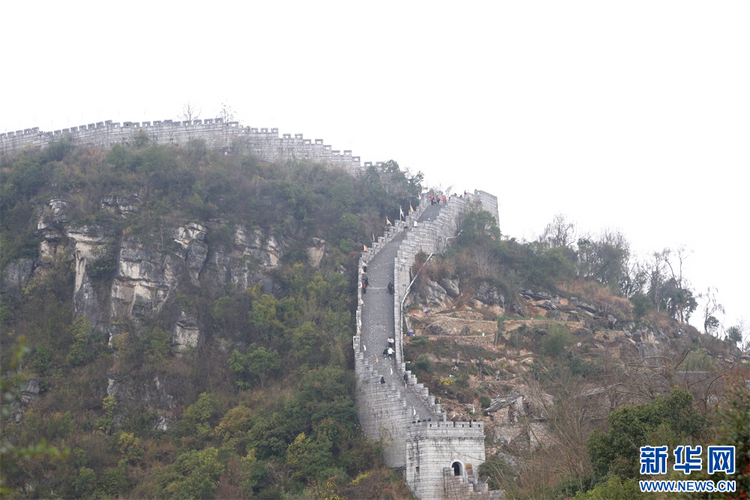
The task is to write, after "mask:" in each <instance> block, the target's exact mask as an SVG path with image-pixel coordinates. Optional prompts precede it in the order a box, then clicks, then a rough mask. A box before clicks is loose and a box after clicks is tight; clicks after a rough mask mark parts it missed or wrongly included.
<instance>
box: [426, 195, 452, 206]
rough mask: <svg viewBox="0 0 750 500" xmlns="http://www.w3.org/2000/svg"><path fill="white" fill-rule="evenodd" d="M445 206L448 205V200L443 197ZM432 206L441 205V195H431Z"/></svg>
mask: <svg viewBox="0 0 750 500" xmlns="http://www.w3.org/2000/svg"><path fill="white" fill-rule="evenodd" d="M442 200H443V205H445V204H447V203H448V199H447V198H446V197H445V195H443V198H442ZM430 205H440V195H439V194H431V195H430Z"/></svg>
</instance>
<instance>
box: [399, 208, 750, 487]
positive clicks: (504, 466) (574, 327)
mask: <svg viewBox="0 0 750 500" xmlns="http://www.w3.org/2000/svg"><path fill="white" fill-rule="evenodd" d="M573 233H574V228H573V226H572V224H570V223H568V222H567V221H565V219H564V217H561V216H558V217H556V218H555V220H554V221H553V223H551V224H550V225H549V226H548V227H547V228H546V230H545V232H544V233H543V235H542V236H541V237H540V238H539V240H538V241H534V242H531V243H522V242H518V241H516V240H514V239H512V238H510V239H509V238H501V236H500V232H499V230H498V228H497V226H496V224H495V221H494V219H493V217H492V216H491V215H490V214H489V213H487V212H482V211H475V212H472V213H470V214H468V215H467V216H466V217H465V218H464V222H463V224H462V232H461V233H460V236H459V238H458V240H457V242H456V244H455V245H453V246H452V248H450V249H449V250H448V251H446V252H445V253H444V254H443V255H440V256H433V258H432V259H430V260H429V262H427V263H426V264H425V261H426V258H422V259H421V260H419V259H418V261H417V262H416V263H415V265H414V268H413V273H414V274H417V273H419V274H418V277H417V279H416V281H415V283H414V289H415V294H414V296H413V302H412V303H411V305H410V310H409V314H408V320H409V321H408V325H409V326H410V329H411V330H412V331H413V333H414V335H412V336H411V337H409V341H408V342H407V344H406V347H405V353H406V359H407V360H409V364H408V368H410V369H412V370H413V371H414V372H415V373H416V374H417V375H418V376H419V379H420V381H422V382H425V383H426V384H427V385H428V386H429V388H430V393H431V394H434V395H436V396H438V397H439V402H440V404H441V406H442V408H443V409H445V410H447V412H448V418H457V419H466V418H476V419H480V420H484V421H485V430H486V440H487V457H488V458H487V462H486V463H485V464H483V466H482V468H481V471H482V474H486V475H488V476H489V477H490V485H491V487H492V488H494V489H502V490H504V491H505V494H506V496H507V497H508V498H518V499H521V498H535V499H565V498H573V497H575V498H587V499H588V498H591V499H602V498H613V499H614V498H636V497H640V496H642V495H643V496H644V497H649V498H652V497H653V496H654V494H653V493H649V494H641V493H640V491H639V489H638V480H639V479H643V478H647V476H642V475H640V469H639V448H640V447H641V446H648V445H653V446H660V445H664V444H667V445H669V449H670V450H672V449H674V448H675V447H676V446H679V445H690V446H695V445H702V446H703V449H704V450H705V449H706V446H707V445H710V444H720V445H724V444H734V445H735V446H736V447H737V453H738V454H739V453H740V450H743V451H742V453H743V454H742V458H740V459H739V461H738V465H737V467H738V469H740V470H741V472H739V473H738V474H737V475H734V476H732V479H735V480H737V484H738V489H737V495H736V496H733V497H731V498H741V497H740V496H739V495H740V494H741V493H742V492H743V491H748V490H750V457H748V454H747V453H748V451H747V450H748V449H750V411H748V409H749V408H750V391H748V388H749V387H750V384H749V382H748V381H749V380H750V370H749V368H750V356H748V353H747V352H744V353H743V352H742V351H741V350H739V349H738V348H737V346H736V340H737V338H736V337H737V336H736V335H734V334H733V331H734V329H731V328H730V329H729V330H730V331H729V332H727V335H726V336H724V338H723V339H720V338H717V337H716V336H714V335H711V333H715V334H718V333H719V332H718V331H717V329H716V325H715V322H714V320H715V318H713V316H712V314H713V313H714V312H715V310H714V311H712V310H711V309H710V306H711V302H710V301H708V308H706V309H704V311H703V319H704V321H703V323H704V327H705V333H701V332H699V331H698V330H696V329H695V328H693V327H692V326H690V325H689V324H688V323H687V319H688V318H689V317H690V316H691V315H692V314H694V313H696V312H697V311H696V309H697V306H698V303H697V299H698V298H699V297H698V296H697V295H695V294H694V291H693V290H691V289H690V287H689V285H688V281H687V279H685V277H683V276H682V275H681V267H682V261H683V259H684V253H683V252H671V251H669V250H665V251H662V252H659V253H657V254H655V255H654V256H653V258H652V260H650V261H649V262H635V261H634V260H633V259H631V257H630V255H629V250H628V244H627V241H626V239H625V238H624V236H623V235H621V234H613V233H611V232H605V233H604V234H603V235H601V236H598V237H592V236H590V235H586V236H581V237H578V238H577V239H576V238H573ZM425 257H426V256H425ZM704 299H705V297H704ZM712 318H713V319H712ZM735 328H736V329H737V330H739V331H741V329H742V327H741V326H737V327H735ZM734 333H736V332H734ZM739 338H740V339H741V336H739ZM730 435H731V436H733V437H729V436H730ZM657 443H658V444H657ZM738 456H740V455H738ZM704 463H705V453H704ZM673 464H674V459H673V457H670V474H669V475H668V476H667V477H666V479H686V478H688V479H695V473H694V474H693V476H692V477H690V476H686V475H684V474H682V473H678V472H676V471H674V470H672V469H671V465H673ZM703 473H704V474H703V476H701V478H702V479H713V480H717V479H723V478H725V477H718V476H711V477H708V476H706V475H705V468H704V470H703ZM656 479H665V478H664V477H658V476H657V477H656ZM717 498H727V496H726V494H722V495H721V496H717Z"/></svg>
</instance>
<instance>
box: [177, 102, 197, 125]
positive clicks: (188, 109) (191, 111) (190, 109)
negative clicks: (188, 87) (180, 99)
mask: <svg viewBox="0 0 750 500" xmlns="http://www.w3.org/2000/svg"><path fill="white" fill-rule="evenodd" d="M200 116H201V110H200V108H196V107H195V105H194V104H193V103H191V102H186V103H185V104H183V105H182V113H180V119H181V120H183V121H187V122H192V121H193V120H197V119H198V118H199V117H200Z"/></svg>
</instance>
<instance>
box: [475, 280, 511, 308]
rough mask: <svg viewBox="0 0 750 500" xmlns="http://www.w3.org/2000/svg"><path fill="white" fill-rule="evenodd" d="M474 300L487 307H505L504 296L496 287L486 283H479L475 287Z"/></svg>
mask: <svg viewBox="0 0 750 500" xmlns="http://www.w3.org/2000/svg"><path fill="white" fill-rule="evenodd" d="M474 298H475V299H476V300H478V301H479V302H482V303H483V304H486V305H488V306H500V307H505V296H503V294H502V293H500V291H499V290H498V289H497V287H494V286H490V284H489V283H487V282H486V281H484V282H482V283H480V285H479V286H478V287H477V291H476V293H475V294H474Z"/></svg>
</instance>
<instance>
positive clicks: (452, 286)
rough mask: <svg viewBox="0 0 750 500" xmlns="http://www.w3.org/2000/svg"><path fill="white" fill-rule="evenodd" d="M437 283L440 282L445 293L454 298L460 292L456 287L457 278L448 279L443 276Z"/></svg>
mask: <svg viewBox="0 0 750 500" xmlns="http://www.w3.org/2000/svg"><path fill="white" fill-rule="evenodd" d="M438 283H440V286H442V287H443V288H444V289H445V291H446V293H447V294H448V295H449V296H450V297H451V298H452V299H455V298H456V297H458V295H459V293H461V291H460V290H459V288H458V283H459V280H457V279H455V280H450V279H448V278H443V279H441V280H440V281H439V282H438Z"/></svg>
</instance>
